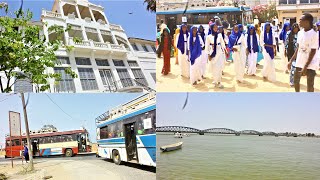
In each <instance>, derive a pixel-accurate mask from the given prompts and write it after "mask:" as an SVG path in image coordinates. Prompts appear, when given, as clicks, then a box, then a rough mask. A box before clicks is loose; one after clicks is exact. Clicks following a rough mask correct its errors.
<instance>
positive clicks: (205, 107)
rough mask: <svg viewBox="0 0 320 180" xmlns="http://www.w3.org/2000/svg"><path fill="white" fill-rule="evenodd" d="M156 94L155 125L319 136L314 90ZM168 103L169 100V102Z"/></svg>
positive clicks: (317, 99)
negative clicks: (186, 100)
mask: <svg viewBox="0 0 320 180" xmlns="http://www.w3.org/2000/svg"><path fill="white" fill-rule="evenodd" d="M186 95H187V94H186V93H157V126H166V125H181V126H188V127H194V128H198V129H207V128H231V129H234V130H248V129H249V130H250V129H253V130H258V131H274V132H287V131H289V132H293V131H294V132H299V133H306V132H313V133H316V134H319V135H320V95H319V94H317V93H314V94H307V93H301V94H300V93H295V94H294V93H190V94H189V102H188V104H187V106H186V107H185V109H184V110H182V106H183V104H184V101H185V98H186ZM168 102H171V103H168Z"/></svg>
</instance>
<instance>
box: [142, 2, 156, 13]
mask: <svg viewBox="0 0 320 180" xmlns="http://www.w3.org/2000/svg"><path fill="white" fill-rule="evenodd" d="M143 4H147V11H150V12H156V10H157V8H156V0H144V2H143Z"/></svg>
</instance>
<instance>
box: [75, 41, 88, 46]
mask: <svg viewBox="0 0 320 180" xmlns="http://www.w3.org/2000/svg"><path fill="white" fill-rule="evenodd" d="M74 44H75V45H78V46H88V47H89V46H91V45H90V41H81V42H74Z"/></svg>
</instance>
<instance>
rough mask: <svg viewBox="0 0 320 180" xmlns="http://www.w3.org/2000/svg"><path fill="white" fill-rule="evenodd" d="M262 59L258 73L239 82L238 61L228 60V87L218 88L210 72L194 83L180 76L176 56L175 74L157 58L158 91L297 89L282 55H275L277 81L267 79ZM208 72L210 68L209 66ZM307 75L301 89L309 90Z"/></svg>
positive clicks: (225, 82) (317, 86)
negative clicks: (291, 80) (237, 80)
mask: <svg viewBox="0 0 320 180" xmlns="http://www.w3.org/2000/svg"><path fill="white" fill-rule="evenodd" d="M263 63H264V61H263V60H262V61H261V62H260V63H259V64H260V65H259V66H258V69H257V74H256V75H257V76H248V75H245V76H244V82H243V83H239V84H238V83H237V82H236V79H235V71H234V63H228V62H227V63H226V66H225V69H224V75H223V76H222V84H223V85H224V89H219V88H214V85H213V84H212V76H211V74H210V73H206V77H207V79H205V80H203V81H201V82H200V83H199V84H198V85H196V86H192V85H191V84H190V81H189V79H187V78H183V77H181V76H180V67H179V65H175V58H171V73H169V74H168V75H167V76H164V75H162V74H161V70H162V67H163V59H162V58H161V59H159V58H157V92H295V90H294V88H292V87H290V85H289V74H286V73H285V72H284V62H283V61H281V59H280V55H279V53H278V55H277V56H276V58H275V66H276V78H277V81H276V82H274V83H272V82H267V81H263V78H262V74H261V72H262V68H263ZM207 72H209V68H208V65H207ZM317 73H318V75H317V76H316V79H315V91H316V92H319V91H320V78H319V77H320V75H319V72H317ZM306 85H307V78H306V77H302V78H301V92H306V89H307V86H306Z"/></svg>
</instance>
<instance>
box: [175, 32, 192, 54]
mask: <svg viewBox="0 0 320 180" xmlns="http://www.w3.org/2000/svg"><path fill="white" fill-rule="evenodd" d="M179 36H180V33H179V34H177V37H176V41H175V46H176V47H178V41H179ZM189 36H190V35H189ZM183 37H184V38H183V39H184V54H185V55H186V54H187V48H188V43H187V42H188V39H189V38H188V39H187V34H183Z"/></svg>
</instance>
